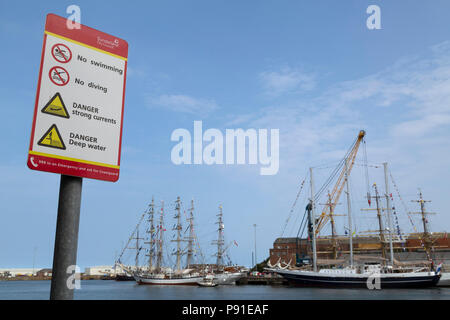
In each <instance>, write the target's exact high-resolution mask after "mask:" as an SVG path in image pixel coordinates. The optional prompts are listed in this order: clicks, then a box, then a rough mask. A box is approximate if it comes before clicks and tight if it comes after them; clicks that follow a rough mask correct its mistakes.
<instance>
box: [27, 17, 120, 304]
mask: <svg viewBox="0 0 450 320" xmlns="http://www.w3.org/2000/svg"><path fill="white" fill-rule="evenodd" d="M67 21H68V20H67V19H66V18H63V17H60V16H57V15H54V14H48V15H47V19H46V23H45V32H44V41H43V46H42V56H41V65H40V71H39V78H38V79H39V80H38V86H37V93H36V102H35V107H34V117H33V124H32V129H31V138H30V146H29V151H28V161H27V165H28V167H29V168H30V169H32V170H38V171H45V172H53V173H58V174H60V175H61V185H60V190H59V202H58V220H57V223H56V237H55V251H54V255H53V270H52V283H51V292H50V299H52V300H53V299H55V300H56V299H57V300H70V299H73V295H74V289H75V288H77V287H78V279H76V274H75V273H76V272H79V271H78V267H77V266H76V262H77V246H78V228H79V221H80V207H81V188H82V182H83V178H91V179H97V180H103V181H111V182H115V181H117V180H118V179H119V172H120V154H121V145H122V124H123V110H124V103H125V83H126V72H127V61H128V58H127V57H128V43H127V42H126V41H125V40H123V39H120V38H118V37H115V36H113V35H110V34H107V33H104V32H102V31H99V30H96V29H93V28H90V27H88V26H85V25H81V24H80V28H75V29H72V28H68V27H67V25H68V24H67ZM74 280H75V281H76V282H74Z"/></svg>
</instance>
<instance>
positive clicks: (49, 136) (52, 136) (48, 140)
mask: <svg viewBox="0 0 450 320" xmlns="http://www.w3.org/2000/svg"><path fill="white" fill-rule="evenodd" d="M38 145H40V146H43V147H50V148H56V149H63V150H66V145H65V144H64V141H63V139H62V138H61V134H60V133H59V130H58V128H57V127H56V124H54V125H52V126H51V127H50V128H49V129H48V130H47V132H46V133H45V134H44V135H43V136H42V138H41V139H40V140H39V141H38Z"/></svg>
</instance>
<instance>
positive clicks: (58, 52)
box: [52, 43, 72, 63]
mask: <svg viewBox="0 0 450 320" xmlns="http://www.w3.org/2000/svg"><path fill="white" fill-rule="evenodd" d="M52 56H53V58H55V60H56V61H58V62H61V63H67V62H69V61H70V60H71V59H72V51H70V49H69V47H68V46H66V45H65V44H62V43H57V44H55V45H54V46H53V47H52Z"/></svg>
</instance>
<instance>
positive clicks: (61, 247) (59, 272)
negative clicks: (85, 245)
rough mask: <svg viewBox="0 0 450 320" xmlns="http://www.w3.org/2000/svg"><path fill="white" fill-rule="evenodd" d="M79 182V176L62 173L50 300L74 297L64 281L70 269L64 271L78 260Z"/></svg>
mask: <svg viewBox="0 0 450 320" xmlns="http://www.w3.org/2000/svg"><path fill="white" fill-rule="evenodd" d="M82 184H83V179H82V178H79V177H72V176H66V175H61V184H60V187H59V202H58V218H57V222H56V236H55V250H54V253H53V270H52V283H51V289H50V299H51V300H72V299H73V292H74V289H73V287H72V288H69V286H68V283H67V282H68V280H69V277H73V273H67V268H68V267H69V266H75V265H76V263H77V248H78V227H79V223H80V206H81V188H82ZM73 272H75V271H73Z"/></svg>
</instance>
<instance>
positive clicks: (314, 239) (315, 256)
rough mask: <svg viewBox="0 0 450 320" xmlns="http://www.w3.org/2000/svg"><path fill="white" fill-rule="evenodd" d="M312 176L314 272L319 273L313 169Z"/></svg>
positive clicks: (311, 170)
mask: <svg viewBox="0 0 450 320" xmlns="http://www.w3.org/2000/svg"><path fill="white" fill-rule="evenodd" d="M309 174H310V178H311V180H310V182H311V222H312V225H313V236H312V244H313V270H314V272H317V248H316V213H315V212H316V211H315V207H316V203H315V201H314V197H315V194H314V179H313V168H309Z"/></svg>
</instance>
